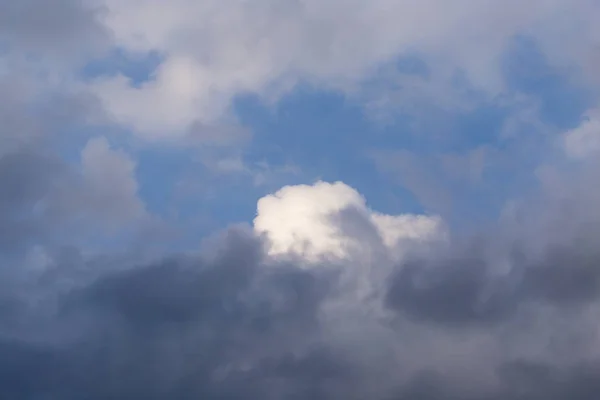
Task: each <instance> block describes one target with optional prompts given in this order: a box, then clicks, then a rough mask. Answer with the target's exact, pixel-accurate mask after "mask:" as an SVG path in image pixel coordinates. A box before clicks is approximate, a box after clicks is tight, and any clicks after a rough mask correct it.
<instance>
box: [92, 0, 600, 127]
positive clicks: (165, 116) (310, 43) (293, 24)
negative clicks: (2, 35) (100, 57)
mask: <svg viewBox="0 0 600 400" xmlns="http://www.w3.org/2000/svg"><path fill="white" fill-rule="evenodd" d="M104 5H105V7H106V17H105V19H104V20H105V22H106V26H107V27H108V28H110V29H111V31H112V32H113V34H114V40H115V43H116V45H117V46H119V47H121V48H124V49H126V50H127V51H130V52H132V53H134V54H135V53H145V52H151V51H154V52H158V53H159V54H162V55H164V61H163V62H162V64H160V65H159V66H158V68H157V69H156V71H154V73H153V75H152V77H151V79H150V80H149V81H147V82H144V83H142V84H141V85H139V86H138V85H134V84H132V83H131V82H130V81H129V79H128V78H127V77H125V76H112V77H107V78H100V79H98V80H97V81H96V82H95V83H94V84H93V85H92V90H93V92H94V93H96V94H97V95H98V96H99V97H100V99H101V100H102V101H103V103H104V105H105V107H106V108H107V110H108V111H109V113H110V114H111V115H112V116H113V118H114V119H115V120H116V121H117V122H119V123H122V124H124V125H126V126H129V127H131V128H133V129H134V130H136V131H137V132H139V133H140V134H142V135H145V136H146V137H148V138H164V137H165V136H167V137H169V136H173V135H178V134H179V135H181V134H184V133H185V132H186V131H187V130H188V129H189V127H190V126H191V125H192V124H194V123H196V122H200V123H209V124H210V123H213V122H217V121H219V120H221V119H222V118H224V117H227V115H229V112H230V110H231V106H232V102H233V101H234V100H235V99H236V97H237V96H240V95H244V94H255V95H257V96H259V97H260V98H263V99H265V100H266V101H267V102H270V101H274V100H277V99H278V98H280V97H281V96H282V95H283V94H285V93H287V92H289V91H290V90H291V89H292V88H294V87H295V86H296V85H297V84H299V83H308V84H313V85H318V86H319V87H325V88H329V89H330V90H340V91H342V92H344V93H346V94H353V93H357V92H360V91H361V90H360V87H361V82H363V81H365V80H368V79H369V78H370V77H371V76H372V74H373V72H375V71H376V70H377V69H379V68H381V67H382V66H386V65H387V64H390V63H392V64H393V63H394V62H395V61H396V60H397V58H398V57H403V56H414V55H416V56H417V57H419V58H421V59H422V60H423V61H424V63H425V65H426V68H427V70H428V71H429V77H428V78H427V81H423V77H418V76H417V77H415V76H408V77H407V76H405V77H402V76H401V74H400V75H398V74H395V75H396V76H397V78H400V81H399V85H400V87H402V88H403V89H405V90H404V91H406V92H411V91H412V92H414V93H412V94H413V95H415V96H421V97H422V95H419V94H418V93H417V92H418V91H419V90H420V91H421V92H422V93H423V94H425V93H430V94H431V96H430V98H429V101H433V100H434V99H436V98H439V99H441V98H443V97H445V98H450V99H454V100H453V101H450V102H446V104H452V103H457V100H458V99H459V97H460V96H458V95H457V93H454V94H452V93H451V92H452V90H453V89H452V85H453V83H452V82H453V80H454V79H455V78H456V74H457V73H459V74H460V73H464V75H465V76H466V79H467V81H468V82H469V83H470V84H471V85H472V86H473V87H474V88H475V89H476V90H483V91H484V92H488V93H491V94H492V95H497V94H502V93H504V92H506V90H507V86H506V82H505V81H504V77H503V71H502V62H503V57H504V56H505V53H506V52H507V51H508V50H509V49H510V46H511V43H512V41H513V40H514V39H515V38H516V37H518V36H525V37H531V38H532V39H533V40H534V41H535V42H536V44H537V45H539V46H540V48H542V49H543V51H544V54H546V55H547V56H548V57H549V59H550V60H551V62H552V63H553V64H555V65H559V66H561V67H568V68H570V67H574V66H579V67H581V66H583V71H582V72H581V73H579V74H578V75H577V76H583V77H584V78H583V79H584V80H586V81H587V80H589V79H590V73H591V72H592V70H593V68H591V67H590V66H589V65H590V63H591V61H590V54H595V53H597V45H598V41H597V40H598V35H597V32H596V24H595V21H596V18H597V17H598V12H599V11H598V8H597V6H596V5H595V4H594V3H593V2H592V1H589V0H577V1H564V0H556V1H550V2H548V1H530V2H528V3H527V4H523V2H517V1H509V2H506V1H503V2H498V1H496V0H487V1H483V2H476V3H475V2H473V1H471V0H462V1H459V2H453V3H447V2H444V1H439V0H429V1H421V2H397V1H390V0H376V1H370V2H362V1H353V2H351V3H347V2H344V1H339V0H327V1H312V0H302V1H284V2H280V1H276V2H274V1H271V0H261V1H259V2H258V3H252V4H250V3H247V2H244V1H237V0H234V1H228V2H223V1H204V2H202V3H198V2H195V1H190V0H178V1H172V2H169V3H168V4H166V3H163V2H159V1H155V0H144V1H136V2H132V1H113V0H106V1H105V4H104ZM592 76H593V75H592ZM419 88H421V89H419ZM410 95H411V93H406V94H405V96H410ZM379 97H380V98H381V97H382V95H381V93H379Z"/></svg>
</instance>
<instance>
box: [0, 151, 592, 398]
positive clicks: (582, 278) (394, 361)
mask: <svg viewBox="0 0 600 400" xmlns="http://www.w3.org/2000/svg"><path fill="white" fill-rule="evenodd" d="M35 165H39V166H40V168H33V166H35ZM51 165H53V164H52V163H50V164H44V163H41V161H35V159H33V158H31V156H28V155H23V154H11V155H6V156H4V157H3V158H2V159H1V160H0V180H1V182H0V184H1V185H2V187H3V188H11V190H10V191H6V190H3V191H2V193H3V196H2V197H1V202H0V204H2V212H1V213H0V215H1V216H2V219H3V221H4V222H3V235H2V238H3V241H2V244H3V247H2V254H3V255H4V256H6V255H7V254H8V253H7V252H8V249H9V248H10V246H9V244H10V240H9V239H11V238H12V239H13V241H14V242H18V243H26V241H27V240H32V241H33V240H34V238H35V239H36V240H37V241H39V240H40V239H39V237H36V236H35V234H34V233H35V232H40V231H44V229H45V230H46V231H47V232H48V231H49V232H52V229H53V227H52V225H53V223H54V222H53V221H52V220H44V219H39V218H37V217H35V215H33V216H32V217H31V219H30V220H24V221H23V220H20V219H19V218H17V216H18V214H19V210H20V209H23V212H24V213H31V208H32V206H31V201H30V200H28V199H31V198H35V197H36V196H37V195H39V193H42V192H44V191H45V192H47V191H48V182H51V181H52V180H51V179H48V177H47V174H52V173H53V170H54V169H53V168H49V166H51ZM16 166H19V167H18V168H17V167H16ZM20 178H27V179H23V180H19V179H20ZM17 181H18V182H19V183H18V184H17ZM573 182H574V181H572V182H571V186H570V188H571V190H570V192H569V193H571V195H570V196H569V198H568V199H567V200H568V201H566V200H565V199H562V198H561V200H560V201H557V202H556V203H555V202H554V200H553V195H552V192H550V193H547V194H545V195H544V196H545V197H544V199H545V203H544V207H539V209H538V210H535V209H528V212H527V213H526V215H525V217H519V216H518V213H513V214H512V215H513V216H512V217H507V218H505V219H504V220H503V221H502V222H501V223H499V224H498V225H497V226H495V227H493V228H490V229H487V230H486V231H485V232H483V233H481V234H479V235H476V236H475V237H474V238H470V239H464V240H459V239H456V240H451V241H450V243H449V244H446V245H439V246H436V247H433V248H430V249H428V251H427V252H425V253H423V252H419V253H415V254H413V255H410V256H409V257H408V258H407V259H406V261H405V262H402V263H400V264H399V265H396V266H394V268H393V271H394V273H393V274H392V276H391V277H390V278H389V280H388V281H387V284H386V286H385V287H383V288H381V289H380V290H381V293H377V295H378V296H380V297H381V302H380V304H379V302H377V301H375V303H376V304H377V305H378V306H381V308H382V310H383V312H382V313H377V312H369V311H364V310H366V309H367V308H363V306H364V305H365V304H361V303H360V301H363V300H354V297H352V296H346V294H347V293H344V291H345V290H347V286H344V285H342V284H341V281H340V279H339V277H340V276H341V274H342V271H343V270H344V269H347V268H348V267H349V266H348V265H346V264H347V263H351V262H352V261H345V262H344V263H336V262H333V261H325V260H324V261H323V263H322V265H315V264H314V263H313V264H311V268H306V265H304V263H303V261H302V260H300V259H296V260H294V259H289V260H287V261H283V260H279V261H277V260H275V259H273V258H272V257H270V256H268V255H267V254H266V252H265V248H264V242H263V240H262V239H261V238H259V237H257V236H256V235H255V234H254V233H253V232H252V231H250V230H247V229H244V228H230V229H228V230H226V231H224V232H223V233H222V234H221V235H220V236H218V237H216V238H213V239H211V241H210V242H209V243H208V245H207V246H206V248H205V249H204V250H203V251H202V252H200V253H199V254H195V255H184V254H181V255H176V256H174V257H168V258H165V259H160V260H156V261H153V262H146V261H139V262H122V260H121V261H119V260H116V258H113V257H111V256H109V255H106V256H85V255H84V254H82V253H81V252H80V251H78V250H77V249H70V250H69V249H68V248H58V247H56V248H57V250H56V251H54V252H53V253H51V254H50V255H49V256H48V258H49V259H50V260H48V261H47V262H46V263H45V264H44V267H43V268H38V269H35V268H32V267H27V266H25V264H22V263H19V261H15V260H18V257H12V258H10V257H9V258H6V257H5V260H6V261H3V262H2V264H1V269H0V271H1V274H2V278H3V279H2V284H1V286H0V287H1V288H2V292H1V293H2V295H1V296H0V393H2V397H3V398H7V399H81V398H86V399H107V398H112V399H166V398H169V399H198V398H202V399H282V398H290V399H341V398H344V399H382V400H388V399H389V400H409V399H417V398H418V399H425V400H430V399H431V400H450V399H452V400H453V399H456V400H463V399H468V400H471V399H473V400H480V399H481V400H500V399H509V400H513V399H514V400H537V399H557V400H558V399H565V398H570V399H576V400H585V399H595V398H596V396H597V393H598V391H599V390H600V383H599V382H600V380H599V379H598V378H600V364H599V360H600V359H599V355H600V353H599V351H598V343H599V342H598V338H599V336H598V335H599V332H598V327H597V318H596V316H597V312H598V310H599V307H598V306H599V305H600V304H599V302H598V295H599V294H600V291H599V287H600V286H599V285H600V268H599V267H600V252H599V251H598V250H597V249H598V248H599V247H598V244H600V243H598V237H600V236H598V232H599V231H598V229H596V228H597V226H598V225H597V223H598V222H600V219H598V218H597V215H594V210H588V209H585V208H582V205H584V204H585V202H586V201H587V199H589V198H590V196H591V195H590V194H589V193H590V192H589V190H588V191H586V192H585V193H584V192H582V191H578V190H577V189H576V187H577V184H575V183H573ZM583 186H585V185H582V187H583ZM563 189H565V190H566V188H563ZM561 193H562V192H561ZM586 193H587V194H586ZM583 199H585V201H584V200H583ZM555 205H556V207H560V209H561V210H565V209H569V207H570V209H571V210H572V212H571V213H570V214H569V216H570V221H572V223H571V224H570V226H569V224H567V223H565V222H561V223H560V225H559V226H560V227H562V229H559V230H556V231H553V232H552V231H550V230H549V228H548V227H549V226H551V225H552V223H553V221H560V220H561V218H560V217H561V216H559V215H556V214H555V211H556V210H555ZM567 206H569V207H567ZM542 208H543V211H541V210H542ZM30 215H31V214H30ZM563 215H565V214H563ZM10 218H12V219H10ZM353 218H354V219H356V218H360V216H359V215H357V214H356V213H347V212H344V213H342V214H340V216H339V217H338V218H336V221H338V222H339V223H340V226H341V227H342V228H343V227H346V226H350V227H352V226H356V224H357V221H345V220H344V219H353ZM523 218H524V219H523ZM7 221H8V222H7ZM9 222H10V223H9ZM358 223H359V224H364V223H368V222H365V221H358ZM36 224H37V225H36ZM32 226H33V227H38V228H37V229H38V230H34V231H32V228H31V227H32ZM41 227H44V229H41ZM40 229H41V230H40ZM365 232H367V233H365ZM368 232H374V229H371V230H370V229H362V230H361V232H356V233H355V232H350V233H349V234H350V235H352V234H358V235H361V236H362V237H363V240H373V241H376V240H378V239H377V238H375V237H373V238H364V236H365V235H370V233H368ZM374 257H375V259H373V260H372V262H373V264H374V265H375V266H376V265H377V264H378V263H381V264H382V265H383V264H384V263H389V262H390V261H389V260H387V259H386V258H385V257H383V256H381V257H380V256H379V255H375V256H374ZM9 260H13V261H12V262H10V261H9ZM332 305H333V306H332Z"/></svg>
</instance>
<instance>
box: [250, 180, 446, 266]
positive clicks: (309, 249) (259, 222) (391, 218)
mask: <svg viewBox="0 0 600 400" xmlns="http://www.w3.org/2000/svg"><path fill="white" fill-rule="evenodd" d="M344 211H352V212H355V213H357V214H358V217H363V218H364V219H365V221H366V222H367V223H369V224H371V225H372V226H371V227H369V226H366V227H365V226H363V227H362V228H363V229H367V230H368V229H369V228H371V229H373V231H374V233H375V234H376V235H378V236H379V241H380V242H381V243H383V244H384V245H385V246H386V247H387V248H388V249H389V250H393V249H395V248H397V246H400V245H401V243H400V242H402V241H408V240H423V241H426V240H431V239H433V238H435V237H436V236H440V235H441V231H442V224H441V221H440V220H439V218H437V217H428V216H424V215H385V214H380V213H376V212H374V211H372V210H370V209H369V208H368V207H367V204H366V201H365V199H364V198H363V197H362V196H361V195H360V193H358V192H357V191H356V190H355V189H353V188H351V187H349V186H348V185H346V184H344V183H342V182H335V183H327V182H317V183H315V184H314V185H312V186H309V185H298V186H286V187H284V188H282V189H280V190H279V191H277V192H276V193H274V194H272V195H268V196H266V197H263V198H262V199H260V200H259V201H258V209H257V213H258V215H257V216H256V218H255V219H254V228H255V230H256V231H257V232H259V233H263V234H266V236H267V237H268V239H269V241H270V249H269V253H270V254H272V255H277V254H289V253H296V254H298V255H301V256H302V257H303V258H306V259H308V260H310V261H313V262H316V261H318V260H319V259H320V258H321V257H327V256H333V257H339V258H345V257H350V256H351V254H352V253H354V252H356V251H361V248H364V246H366V245H368V243H365V242H364V241H361V240H360V239H361V236H362V235H363V234H366V233H363V232H354V235H350V236H349V235H348V233H349V232H348V231H347V230H344V226H341V225H340V224H339V223H337V222H338V221H336V216H339V215H340V213H343V212H344ZM360 228H361V227H360V226H359V227H358V230H360Z"/></svg>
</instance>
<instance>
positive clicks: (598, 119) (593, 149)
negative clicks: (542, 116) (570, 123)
mask: <svg viewBox="0 0 600 400" xmlns="http://www.w3.org/2000/svg"><path fill="white" fill-rule="evenodd" d="M563 139H564V149H565V151H566V153H567V155H568V156H570V157H572V158H579V159H582V158H587V157H589V156H591V155H593V154H596V153H598V152H600V110H593V111H591V112H589V113H588V114H587V117H586V119H585V120H584V121H582V123H581V124H580V125H579V126H578V127H576V128H574V129H572V130H570V131H568V132H567V133H565V135H564V137H563Z"/></svg>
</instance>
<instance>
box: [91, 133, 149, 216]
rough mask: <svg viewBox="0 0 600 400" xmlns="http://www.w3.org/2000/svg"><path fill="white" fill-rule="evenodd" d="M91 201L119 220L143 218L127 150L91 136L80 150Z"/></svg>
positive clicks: (133, 167) (102, 210)
mask: <svg viewBox="0 0 600 400" xmlns="http://www.w3.org/2000/svg"><path fill="white" fill-rule="evenodd" d="M81 164H82V174H83V179H84V181H85V186H86V187H85V189H84V191H85V192H86V196H87V197H88V201H87V203H88V204H91V203H94V204H95V205H94V207H95V208H96V209H97V210H99V211H100V212H101V213H102V214H103V215H105V217H106V218H114V219H115V220H118V221H119V222H120V223H127V221H128V220H129V221H131V220H135V219H138V218H142V217H143V216H144V214H145V212H146V211H145V209H144V204H143V203H142V201H141V200H140V199H139V198H138V183H137V181H136V177H135V164H134V162H133V161H132V160H131V159H130V158H129V157H128V155H127V154H126V153H124V152H123V151H119V150H113V149H111V148H110V146H109V144H108V141H107V140H106V139H105V138H102V137H100V138H94V139H90V141H88V143H87V144H86V146H85V147H84V148H83V150H82V152H81Z"/></svg>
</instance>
